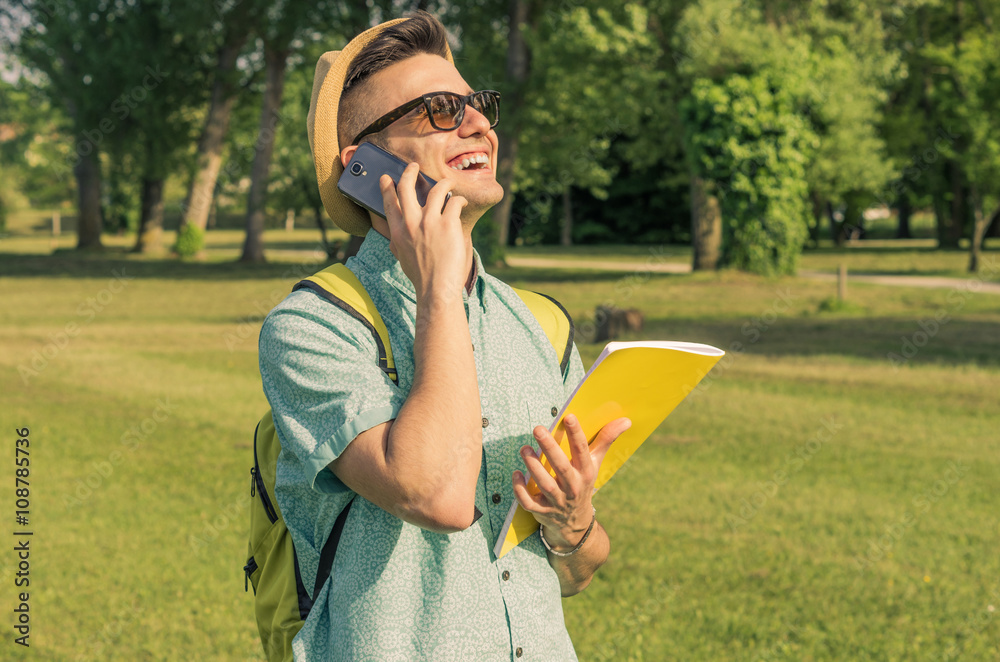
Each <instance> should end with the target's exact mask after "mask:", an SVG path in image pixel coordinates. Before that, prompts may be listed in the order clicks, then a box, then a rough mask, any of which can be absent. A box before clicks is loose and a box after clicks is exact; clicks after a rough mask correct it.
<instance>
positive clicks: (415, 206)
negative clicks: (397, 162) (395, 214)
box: [396, 162, 421, 218]
mask: <svg viewBox="0 0 1000 662" xmlns="http://www.w3.org/2000/svg"><path fill="white" fill-rule="evenodd" d="M419 172H420V166H418V165H417V164H416V163H415V162H414V163H410V164H409V165H408V166H406V169H405V170H403V174H402V175H400V177H399V182H398V183H397V184H396V196H397V197H398V198H399V207H400V209H402V210H403V217H404V218H420V217H421V211H420V203H419V202H417V174H418V173H419Z"/></svg>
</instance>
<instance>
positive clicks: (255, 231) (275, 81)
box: [240, 44, 288, 262]
mask: <svg viewBox="0 0 1000 662" xmlns="http://www.w3.org/2000/svg"><path fill="white" fill-rule="evenodd" d="M287 62H288V49H287V47H286V48H281V49H276V48H273V47H271V46H269V45H267V44H265V45H264V66H265V75H266V83H265V87H264V98H263V101H262V103H261V109H260V132H259V133H258V135H257V145H256V153H255V154H254V159H253V166H252V168H251V170H250V193H249V195H248V196H247V216H246V231H247V234H246V241H244V243H243V255H242V256H241V257H240V260H241V261H243V262H263V261H264V204H265V202H266V201H267V178H268V173H269V171H270V169H271V155H272V153H273V152H274V136H275V134H276V133H277V131H278V122H279V121H280V120H281V118H280V116H279V111H280V110H281V95H282V92H283V90H284V87H285V66H286V64H287Z"/></svg>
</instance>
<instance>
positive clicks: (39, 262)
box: [0, 249, 331, 280]
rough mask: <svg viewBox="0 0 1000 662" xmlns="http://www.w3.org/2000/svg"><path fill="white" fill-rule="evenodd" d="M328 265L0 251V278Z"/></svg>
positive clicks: (247, 273) (197, 274)
mask: <svg viewBox="0 0 1000 662" xmlns="http://www.w3.org/2000/svg"><path fill="white" fill-rule="evenodd" d="M329 264H331V262H330V261H329V260H322V261H321V262H318V263H315V264H313V263H311V262H265V263H263V264H250V263H244V262H237V261H227V262H197V261H190V262H188V261H180V260H178V259H176V258H162V259H151V258H145V257H143V258H139V257H135V256H131V255H129V254H128V253H126V252H124V251H121V250H114V249H106V250H104V251H101V252H94V253H80V252H77V251H65V252H61V251H57V252H56V253H54V254H52V255H22V254H12V253H6V254H5V253H0V277H6V278H18V277H20V278H34V277H56V278H58V277H66V278H111V277H113V276H114V273H113V272H115V271H117V272H122V271H123V270H124V273H125V275H127V276H129V277H132V278H164V279H172V280H243V279H246V280H260V279H269V278H286V279H289V280H291V279H294V278H303V277H305V276H308V275H310V274H312V273H315V272H316V271H319V270H320V269H323V268H324V267H326V266H328V265H329Z"/></svg>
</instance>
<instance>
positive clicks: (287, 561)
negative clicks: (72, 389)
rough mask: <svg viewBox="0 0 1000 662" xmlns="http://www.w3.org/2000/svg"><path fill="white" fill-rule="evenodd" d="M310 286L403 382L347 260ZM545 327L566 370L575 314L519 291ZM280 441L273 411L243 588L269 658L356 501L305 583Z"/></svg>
mask: <svg viewBox="0 0 1000 662" xmlns="http://www.w3.org/2000/svg"><path fill="white" fill-rule="evenodd" d="M300 289H310V290H312V291H314V292H316V293H317V294H319V295H320V296H322V297H323V298H324V299H326V300H328V301H329V302H330V303H332V304H333V305H335V306H337V307H339V308H341V309H343V310H345V311H347V312H348V313H350V314H351V315H352V316H353V317H355V318H356V319H358V320H359V321H361V322H363V323H364V324H365V326H367V327H368V330H369V331H371V333H372V337H373V338H374V339H375V344H376V345H377V346H378V364H379V367H380V368H382V370H383V371H384V372H385V373H386V374H387V375H388V376H389V377H390V378H391V379H392V381H393V382H397V379H396V368H395V363H394V362H393V360H392V348H391V347H390V346H389V333H388V331H387V330H386V328H385V323H384V322H383V321H382V317H381V315H379V313H378V311H377V310H376V309H375V304H374V303H373V302H372V300H371V297H369V296H368V292H366V291H365V288H364V286H363V285H362V284H361V282H360V281H359V280H358V278H357V276H355V275H354V273H353V272H351V270H350V269H348V268H347V267H345V266H344V265H343V264H335V265H333V266H331V267H329V268H327V269H324V270H323V271H320V272H319V273H317V274H314V275H312V276H310V277H309V278H306V279H305V280H302V281H299V282H298V283H297V284H296V285H295V287H294V288H292V290H293V291H295V290H300ZM514 291H515V292H516V293H517V294H518V296H520V297H521V300H522V301H524V303H525V305H527V306H528V309H529V310H530V311H531V312H532V314H533V315H534V316H535V318H536V319H537V320H538V322H539V324H540V325H541V327H542V330H544V331H545V335H546V336H547V337H548V339H549V342H551V343H552V346H553V348H554V349H555V350H556V356H558V357H560V362H559V367H560V369H561V370H562V372H563V374H565V373H566V368H567V366H568V365H569V358H570V352H571V351H572V349H573V334H574V329H573V320H572V319H571V318H570V316H569V313H567V312H566V309H565V308H563V307H562V306H561V305H560V304H559V302H557V301H556V300H555V299H552V298H551V297H548V296H546V295H544V294H538V293H536V292H529V291H527V290H518V289H515V290H514ZM280 453H281V442H280V441H279V440H278V435H277V432H275V429H274V419H273V418H272V416H271V412H270V411H269V412H267V414H265V415H264V417H263V418H262V419H261V420H260V422H259V423H258V424H257V429H256V431H255V432H254V439H253V467H252V468H251V469H250V497H251V498H252V499H253V501H252V503H251V504H250V544H249V546H248V548H247V563H246V565H245V566H243V572H244V574H245V580H244V588H245V589H246V590H249V586H248V584H252V585H253V589H254V613H255V615H256V618H257V630H258V631H259V632H260V640H261V643H262V644H263V646H264V652H265V653H266V655H267V659H268V660H269V662H286V661H288V660H291V659H292V639H294V638H295V635H296V634H298V632H299V630H300V629H302V625H303V623H304V622H305V620H306V617H307V616H308V615H309V611H310V609H312V604H313V598H314V597H315V596H316V595H317V594H318V593H319V591H320V589H321V588H323V585H324V584H325V583H326V580H327V579H328V578H329V577H330V570H331V568H332V567H333V560H334V556H335V555H336V553H337V543H338V542H339V540H340V534H341V531H342V530H343V528H344V522H345V521H347V514H348V512H349V511H350V509H351V503H353V499H352V500H351V501H350V502H348V504H347V506H345V507H344V509H343V510H342V511H341V513H340V515H339V516H338V517H337V521H336V522H335V523H334V525H333V530H332V531H331V533H330V537H329V538H327V541H326V543H325V544H324V545H323V549H322V550H321V552H320V560H319V569H318V571H317V573H316V583H315V585H314V586H312V587H311V590H309V589H307V588H306V586H305V585H304V583H303V581H302V576H301V573H300V572H299V562H298V557H297V556H296V554H295V546H294V544H293V543H292V536H291V534H290V533H289V532H288V529H287V527H286V526H285V520H284V519H283V518H282V516H281V509H280V508H278V503H277V501H276V500H275V498H274V480H275V471H276V468H277V462H278V455H279V454H280Z"/></svg>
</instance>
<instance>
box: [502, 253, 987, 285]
mask: <svg viewBox="0 0 1000 662" xmlns="http://www.w3.org/2000/svg"><path fill="white" fill-rule="evenodd" d="M507 264H509V265H510V266H512V267H533V268H551V269H595V270H598V271H631V272H635V273H642V272H647V273H648V272H654V273H671V274H686V273H690V272H691V265H690V264H687V263H684V262H655V261H650V260H636V261H635V262H628V261H621V260H618V261H609V260H553V259H551V258H544V257H522V256H507ZM799 276H801V277H803V278H813V279H816V280H831V281H832V280H836V279H837V274H830V273H824V272H821V271H800V272H799ZM847 280H848V284H850V283H851V282H857V283H873V284H875V285H892V286H897V287H936V288H950V289H961V290H968V291H970V292H984V293H987V294H1000V283H992V282H988V281H984V280H982V279H980V278H975V277H970V278H947V277H943V276H891V275H882V274H859V273H851V274H849V275H848V277H847Z"/></svg>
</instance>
